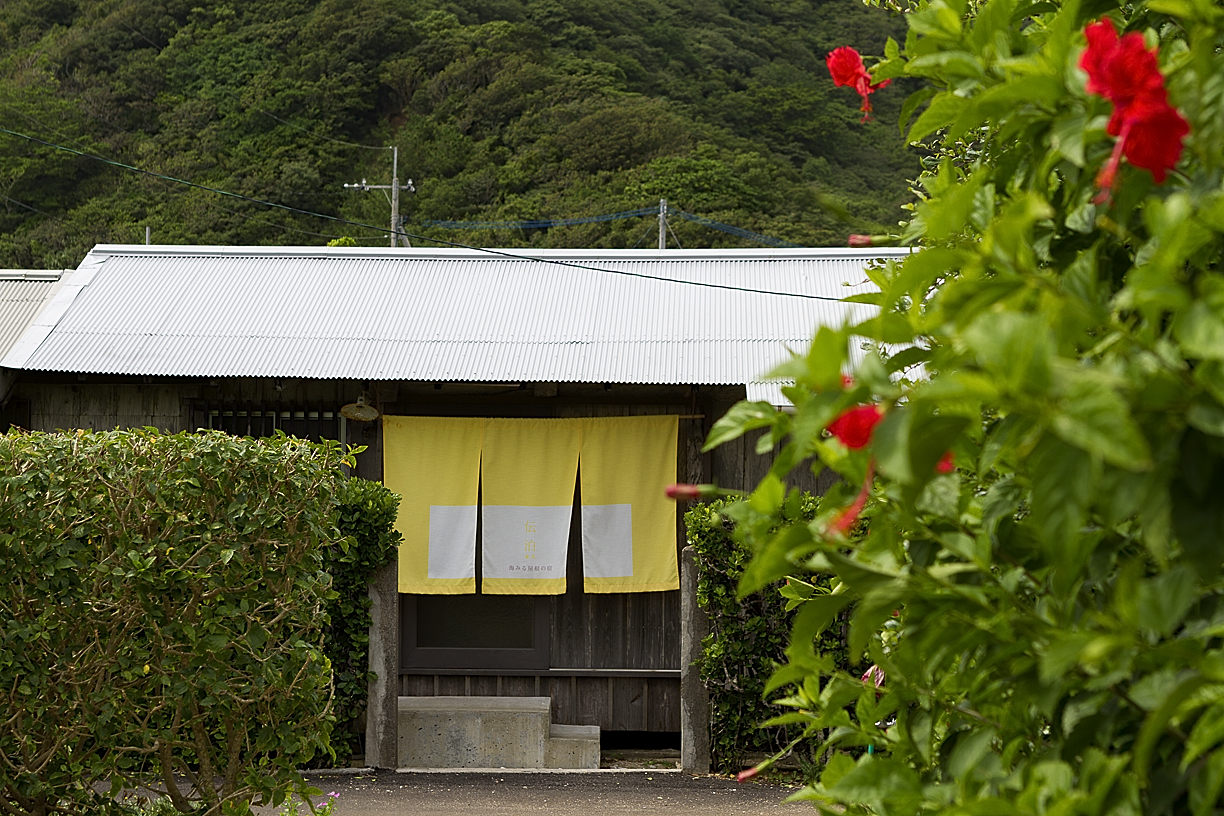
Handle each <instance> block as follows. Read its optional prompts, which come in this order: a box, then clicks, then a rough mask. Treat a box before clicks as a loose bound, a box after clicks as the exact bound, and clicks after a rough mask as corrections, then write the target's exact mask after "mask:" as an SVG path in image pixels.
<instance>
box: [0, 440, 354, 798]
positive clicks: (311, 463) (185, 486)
mask: <svg viewBox="0 0 1224 816" xmlns="http://www.w3.org/2000/svg"><path fill="white" fill-rule="evenodd" d="M341 462H342V454H341V450H340V447H339V445H338V444H335V443H327V444H321V445H318V444H312V443H309V442H303V441H300V440H297V439H292V438H288V437H284V436H278V437H274V438H271V439H262V440H251V439H239V438H234V437H231V436H227V435H225V434H222V433H201V434H177V435H163V434H160V433H158V432H157V431H155V430H152V429H145V430H135V431H113V432H106V433H90V432H86V431H79V432H77V433H74V434H62V433H57V434H41V433H39V434H17V433H9V434H8V435H6V436H3V437H0V474H3V475H0V573H2V574H3V575H4V576H5V578H6V580H5V581H4V582H3V583H2V584H0V695H2V696H3V703H4V705H3V708H4V711H5V717H4V718H3V720H2V721H0V796H2V797H3V800H4V802H5V803H6V805H7V807H6V808H5V809H6V810H7V811H8V812H10V813H16V814H45V813H49V812H52V811H53V810H54V811H58V812H63V813H87V812H88V813H97V812H104V811H107V810H112V809H115V808H116V807H117V805H115V804H114V803H113V801H111V800H110V799H109V797H107V796H105V795H102V794H98V793H95V792H94V790H93V789H92V786H93V785H96V784H98V783H104V782H106V781H110V782H111V783H112V784H114V785H115V786H116V787H118V785H119V784H120V783H122V782H131V781H132V780H134V779H135V778H137V777H140V778H145V779H147V777H149V776H155V777H156V778H157V779H158V780H159V781H161V782H163V783H164V784H166V786H167V787H168V790H169V795H170V798H171V801H172V802H173V804H174V805H175V806H176V807H177V808H178V809H179V810H180V811H184V812H185V811H189V810H192V809H193V805H192V802H193V801H200V802H201V803H202V804H203V805H204V808H203V810H204V811H205V812H207V813H209V814H215V813H220V812H222V811H224V812H227V813H242V812H246V811H247V808H248V804H249V803H250V802H251V801H252V800H255V801H257V802H273V803H276V804H279V803H280V802H281V801H282V800H283V799H284V796H285V795H286V793H287V792H288V791H290V790H294V789H299V790H300V789H301V788H302V787H303V784H304V783H302V781H301V779H300V777H299V776H298V774H297V773H296V769H297V768H298V767H300V766H301V765H302V764H303V763H304V762H306V761H308V760H310V758H311V757H312V756H314V755H316V754H318V753H321V752H325V751H327V750H328V741H329V735H330V731H331V728H332V717H331V714H330V711H329V703H330V698H331V668H330V665H329V663H328V660H327V658H326V657H325V656H324V654H323V652H322V650H321V648H320V642H321V637H322V632H321V621H322V620H323V605H324V600H325V598H326V596H327V594H328V591H329V584H330V578H329V576H328V574H327V573H326V572H325V571H324V569H323V550H324V547H325V546H326V545H327V544H328V543H329V542H332V541H334V540H335V539H336V538H337V536H338V533H337V531H336V526H335V492H336V490H337V481H338V476H339V465H340V464H341ZM176 775H177V780H178V781H176ZM184 778H185V779H186V780H188V782H189V785H188V786H186V787H184V786H182V783H181V780H182V779H184ZM214 780H218V782H217V784H216V785H214Z"/></svg>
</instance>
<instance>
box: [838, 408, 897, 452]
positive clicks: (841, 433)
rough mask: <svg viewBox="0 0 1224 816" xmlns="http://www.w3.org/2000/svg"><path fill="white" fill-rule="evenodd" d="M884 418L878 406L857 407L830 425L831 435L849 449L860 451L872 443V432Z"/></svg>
mask: <svg viewBox="0 0 1224 816" xmlns="http://www.w3.org/2000/svg"><path fill="white" fill-rule="evenodd" d="M883 417H884V413H883V412H882V411H881V410H880V406H878V405H856V406H855V407H853V408H851V409H849V410H848V411H845V412H843V413H842V414H841V416H839V417H838V418H837V419H835V420H833V421H832V422H830V423H829V433H831V434H833V435H834V436H835V437H837V438H838V439H840V440H841V441H842V444H843V445H845V446H846V447H847V448H850V449H852V450H858V449H859V448H861V447H863V446H864V445H866V444H867V443H868V442H870V441H871V432H872V431H874V430H875V426H876V425H877V424H879V422H880V420H881V419H883Z"/></svg>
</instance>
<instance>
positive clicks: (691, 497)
mask: <svg viewBox="0 0 1224 816" xmlns="http://www.w3.org/2000/svg"><path fill="white" fill-rule="evenodd" d="M666 493H667V498H669V499H674V500H675V501H696V500H697V499H703V498H713V497H714V496H716V495H717V494H718V488H716V487H715V486H714V485H711V484H700V485H695V484H673V485H668V486H667V491H666Z"/></svg>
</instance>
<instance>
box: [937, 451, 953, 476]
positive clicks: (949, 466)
mask: <svg viewBox="0 0 1224 816" xmlns="http://www.w3.org/2000/svg"><path fill="white" fill-rule="evenodd" d="M954 470H956V462H955V461H954V460H953V459H952V451H944V455H943V456H941V457H939V461H938V462H936V463H935V472H936V473H951V472H952V471H954Z"/></svg>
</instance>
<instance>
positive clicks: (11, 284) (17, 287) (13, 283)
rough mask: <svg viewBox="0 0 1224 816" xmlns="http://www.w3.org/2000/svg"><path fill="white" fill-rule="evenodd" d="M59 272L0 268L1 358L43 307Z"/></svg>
mask: <svg viewBox="0 0 1224 816" xmlns="http://www.w3.org/2000/svg"><path fill="white" fill-rule="evenodd" d="M59 279H60V272H59V270H55V271H52V272H43V271H34V270H25V269H0V359H3V358H4V355H6V354H8V351H9V349H10V348H12V347H13V344H14V343H15V342H17V338H18V337H20V336H21V333H22V332H24V331H25V330H26V327H27V326H29V325H30V321H32V320H33V319H34V316H35V315H37V314H38V310H39V309H41V308H42V307H43V303H44V302H46V300H47V297H48V295H50V294H51V292H52V290H53V289H54V288H55V286H56V284H58V283H59Z"/></svg>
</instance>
